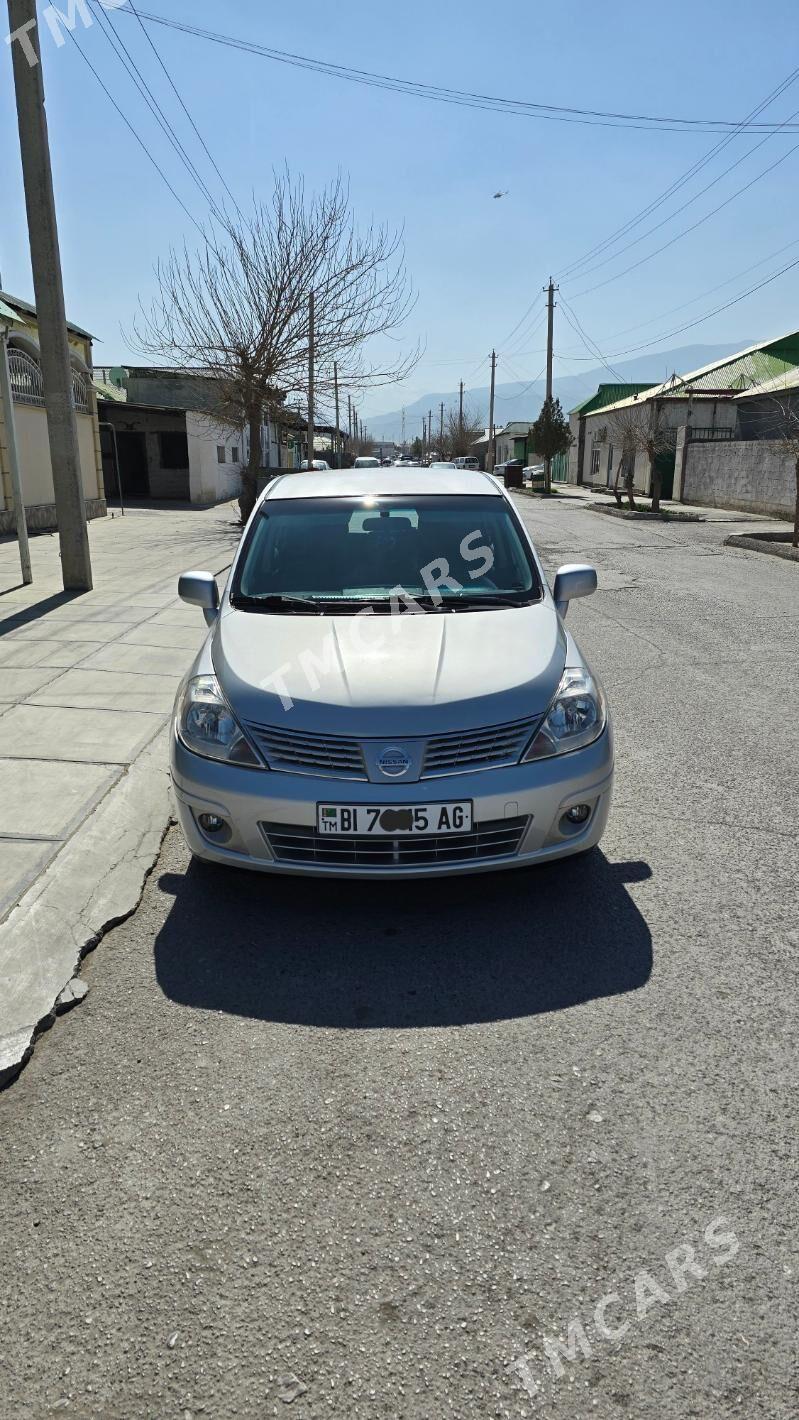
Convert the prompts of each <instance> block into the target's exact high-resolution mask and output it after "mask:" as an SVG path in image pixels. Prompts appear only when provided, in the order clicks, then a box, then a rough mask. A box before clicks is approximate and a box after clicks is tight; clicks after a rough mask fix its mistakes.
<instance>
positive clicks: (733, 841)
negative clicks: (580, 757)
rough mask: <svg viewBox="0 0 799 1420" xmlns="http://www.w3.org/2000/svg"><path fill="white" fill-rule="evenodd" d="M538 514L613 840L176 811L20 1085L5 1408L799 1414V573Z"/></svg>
mask: <svg viewBox="0 0 799 1420" xmlns="http://www.w3.org/2000/svg"><path fill="white" fill-rule="evenodd" d="M520 506H521V508H522V514H523V516H524V517H525V518H526V520H527V521H528V522H529V523H530V525H531V526H532V527H533V529H534V532H535V535H536V538H537V540H538V543H539V546H540V547H541V549H542V553H543V555H544V558H545V560H546V563H547V565H548V567H555V566H557V565H558V563H559V562H565V561H571V560H575V559H577V558H588V559H590V560H593V561H595V562H596V564H597V566H598V568H599V569H600V592H599V593H598V594H597V596H596V597H594V598H592V599H590V600H589V601H586V602H584V603H580V604H575V605H574V607H573V608H572V610H571V612H570V624H573V626H574V629H575V631H576V633H577V635H578V637H579V639H580V641H581V644H582V646H583V648H584V650H585V651H586V652H587V653H588V655H589V657H590V658H591V660H592V661H593V663H594V665H595V667H596V669H597V670H598V672H599V674H600V675H601V677H602V678H603V680H604V682H605V686H606V689H607V691H608V694H609V696H610V699H611V703H612V706H613V709H614V715H615V722H616V729H617V743H618V770H617V792H616V804H615V808H614V812H613V815H612V818H611V824H610V827H609V830H608V833H607V835H606V838H605V839H604V841H603V844H602V850H601V851H599V850H597V851H596V852H595V853H593V854H592V855H589V856H588V857H587V858H585V859H577V860H573V861H571V862H569V861H567V862H564V863H563V864H561V865H557V864H556V865H552V866H550V867H547V868H544V869H538V870H533V871H525V872H517V873H505V874H492V875H491V876H486V877H478V878H473V879H470V880H462V881H456V882H440V883H438V884H435V883H428V884H416V885H414V884H403V885H402V886H401V887H394V886H393V885H392V884H391V883H379V884H378V883H374V884H372V883H365V884H364V883H360V884H343V885H338V886H336V885H333V884H329V883H313V882H304V883H300V882H292V881H290V880H281V879H277V878H273V879H267V878H264V879H261V878H258V877H256V876H251V875H246V874H242V875H236V874H232V873H228V872H227V871H224V870H218V871H217V870H209V871H204V870H200V869H199V868H197V867H192V866H189V863H188V855H187V852H186V849H185V846H184V844H183V842H182V839H181V837H180V835H179V833H178V831H177V830H172V831H171V832H170V834H169V836H168V837H167V839H166V841H165V844H164V849H163V853H162V855H161V858H160V861H159V863H158V864H157V866H156V869H155V871H154V873H153V875H152V877H151V878H150V880H149V882H148V885H147V888H146V891H145V895H144V898H143V901H142V903H141V906H140V908H139V909H138V911H137V912H136V913H135V915H134V916H133V917H132V918H131V919H129V920H128V921H127V922H126V923H124V924H123V925H122V926H120V927H119V928H118V929H117V930H115V931H114V932H113V933H111V934H110V935H109V936H108V937H107V938H106V939H105V940H104V941H103V942H102V943H101V945H100V947H99V949H98V950H97V952H96V953H95V954H94V956H93V957H91V958H90V959H88V960H87V962H86V963H85V964H84V972H83V975H84V979H85V980H86V981H87V983H88V985H89V987H90V990H89V995H88V997H87V998H86V1001H85V1003H84V1004H83V1005H82V1006H80V1007H79V1008H78V1009H77V1010H75V1011H73V1012H72V1013H71V1014H69V1015H67V1016H65V1017H63V1018H61V1019H59V1020H58V1021H57V1023H56V1025H55V1026H54V1028H53V1030H52V1031H51V1033H50V1035H49V1037H48V1038H46V1039H44V1040H42V1041H40V1043H39V1046H38V1048H37V1050H36V1053H35V1055H34V1058H33V1060H32V1062H31V1064H30V1065H29V1066H28V1068H27V1069H26V1071H25V1072H24V1074H23V1075H22V1077H21V1078H20V1079H19V1080H18V1081H17V1082H16V1083H15V1084H14V1085H13V1086H12V1087H11V1088H10V1089H9V1090H8V1091H6V1092H5V1093H4V1094H3V1095H2V1096H0V1137H1V1138H2V1151H1V1153H0V1257H2V1263H1V1264H0V1266H1V1267H2V1274H1V1276H2V1286H0V1387H1V1389H2V1395H3V1397H4V1398H3V1400H2V1403H1V1404H0V1413H2V1415H3V1416H9V1417H13V1420H17V1417H28V1416H31V1417H39V1416H45V1415H49V1414H51V1413H52V1412H60V1411H64V1412H65V1413H67V1414H72V1415H77V1416H85V1417H95V1416H98V1417H120V1420H122V1417H124V1420H131V1418H132V1417H135V1420H139V1417H146V1420H150V1417H152V1420H166V1417H171V1416H176V1417H183V1420H185V1417H186V1416H189V1417H197V1416H204V1417H214V1420H223V1418H224V1420H226V1417H265V1416H272V1415H283V1414H286V1415H287V1416H291V1417H292V1420H293V1417H295V1416H296V1417H322V1416H330V1415H335V1416H341V1417H369V1420H373V1417H374V1420H377V1417H403V1420H404V1417H412V1420H417V1417H419V1418H420V1420H421V1417H423V1418H424V1420H440V1417H446V1416H455V1417H473V1416H474V1417H484V1416H514V1417H515V1416H519V1417H523V1416H531V1415H545V1416H553V1417H563V1420H566V1417H569V1420H573V1418H574V1417H584V1416H597V1417H619V1416H630V1417H635V1420H638V1417H644V1418H645V1420H670V1417H680V1420H684V1417H691V1416H696V1417H702V1420H706V1417H710V1420H715V1417H721V1416H739V1415H740V1416H741V1417H747V1420H751V1418H752V1417H761V1416H762V1417H768V1420H783V1417H785V1420H787V1417H789V1416H790V1417H795V1416H796V1413H797V1400H796V1390H795V1384H796V1380H797V1368H796V1352H795V1349H794V1347H795V1342H794V1325H793V1322H792V1317H795V1312H796V1299H795V1289H796V1275H797V1273H796V1268H797V1261H796V1255H795V1251H792V1228H793V1225H794V1224H795V1221H796V1193H795V1161H796V1152H795V1148H796V1126H795V1111H794V1109H792V1108H791V1105H790V1103H789V1094H788V1088H789V1071H790V1065H791V1063H792V1061H791V1055H792V1053H793V1051H792V1047H793V1046H794V1045H795V1030H794V1031H793V1033H792V1030H791V1024H790V1022H791V1012H792V1004H793V1003H792V992H793V991H794V977H793V975H792V960H791V947H792V946H793V947H794V948H795V946H796V925H795V924H796V889H797V867H798V866H799V864H798V862H797V847H796V842H797V840H796V832H797V819H798V818H799V811H798V810H797V794H796V765H797V748H798V745H797V729H796V726H797V720H796V703H797V700H796V695H797V671H796V667H797V650H799V644H798V643H799V581H798V580H797V569H796V568H795V567H793V566H792V565H791V564H789V563H785V564H783V563H781V562H779V561H778V560H777V559H773V558H766V557H761V556H759V555H758V554H756V553H749V552H741V551H733V550H729V549H728V550H722V547H721V541H722V537H723V536H724V535H725V534H726V533H728V532H730V531H731V530H733V528H732V527H731V525H730V524H705V525H699V526H690V525H687V524H686V525H683V526H677V525H675V524H671V525H669V526H668V527H666V526H663V527H660V526H653V525H651V524H644V523H634V524H626V523H622V522H617V521H616V520H613V519H606V518H600V517H597V516H595V515H593V514H591V513H590V512H587V511H585V510H584V509H582V508H581V507H579V506H578V505H574V504H564V503H558V504H556V505H555V506H544V505H541V504H539V503H537V502H533V501H531V500H528V499H525V500H520ZM721 1220H725V1221H721ZM730 1234H733V1235H734V1236H733V1237H730V1236H729V1235H730ZM689 1248H692V1249H694V1251H693V1253H691V1252H690V1251H688V1250H687V1249H689ZM680 1263H682V1264H684V1265H685V1267H686V1269H687V1270H684V1271H680V1267H679V1264H680ZM603 1298H605V1299H606V1300H605V1302H604V1304H603V1306H604V1312H603V1310H602V1307H600V1308H599V1311H598V1312H597V1304H598V1303H600V1302H601V1299H603ZM608 1298H609V1300H608ZM603 1317H604V1327H603ZM570 1325H571V1327H572V1342H573V1345H574V1348H575V1355H574V1359H573V1360H571V1361H569V1360H565V1359H564V1360H563V1361H561V1360H560V1358H559V1356H558V1353H557V1351H555V1353H554V1354H555V1357H556V1360H557V1361H558V1366H559V1367H560V1369H561V1370H562V1372H563V1374H562V1375H558V1374H557V1368H556V1367H555V1366H553V1365H552V1363H551V1362H550V1361H549V1360H548V1358H547V1349H546V1338H549V1339H550V1340H549V1346H550V1350H552V1349H553V1346H554V1340H555V1338H558V1337H560V1338H561V1339H562V1340H563V1342H564V1343H565V1342H566V1340H567V1332H568V1329H569V1327H570ZM581 1327H582V1328H583V1329H584V1330H583V1331H582V1332H581V1330H580V1328H581ZM603 1330H604V1333H605V1334H603ZM586 1353H587V1354H586ZM524 1356H526V1357H527V1362H526V1367H525V1366H519V1365H517V1366H516V1367H515V1368H514V1367H513V1365H512V1363H514V1362H518V1361H519V1360H520V1358H522V1357H524ZM536 1387H537V1389H536Z"/></svg>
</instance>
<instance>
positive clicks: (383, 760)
mask: <svg viewBox="0 0 799 1420" xmlns="http://www.w3.org/2000/svg"><path fill="white" fill-rule="evenodd" d="M377 767H378V769H379V770H380V773H381V774H385V776H386V778H387V779H400V778H401V777H402V775H403V774H407V773H408V770H409V769H410V767H411V757H410V755H409V754H406V753H405V750H404V749H400V747H399V745H387V746H386V748H385V749H384V750H383V752H382V754H379V755H378V757H377Z"/></svg>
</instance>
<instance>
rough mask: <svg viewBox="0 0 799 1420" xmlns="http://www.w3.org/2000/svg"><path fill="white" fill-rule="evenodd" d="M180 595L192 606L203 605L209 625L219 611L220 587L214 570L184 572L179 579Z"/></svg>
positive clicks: (182, 599)
mask: <svg viewBox="0 0 799 1420" xmlns="http://www.w3.org/2000/svg"><path fill="white" fill-rule="evenodd" d="M178 596H179V597H180V599H181V601H184V602H188V603H189V605H190V606H201V607H202V609H203V615H204V617H205V620H206V622H207V624H208V625H209V626H212V625H213V623H214V622H215V621H216V618H217V614H218V612H219V588H218V586H217V585H216V577H215V576H214V574H213V572H184V573H183V574H182V576H181V577H180V578H179V579H178Z"/></svg>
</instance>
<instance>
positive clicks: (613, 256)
mask: <svg viewBox="0 0 799 1420" xmlns="http://www.w3.org/2000/svg"><path fill="white" fill-rule="evenodd" d="M795 112H796V113H799V109H796V110H795ZM773 136H774V135H773V134H771V133H770V134H768V135H767V136H766V137H765V138H761V139H760V141H759V142H758V143H755V145H754V147H753V148H750V149H749V152H748V153H742V154H741V156H740V157H739V158H736V160H735V162H734V163H730V166H729V167H728V168H725V169H724V171H723V172H722V173H719V175H718V177H715V178H713V180H712V182H709V183H707V184H706V185H705V186H704V187H703V188H701V189H700V190H699V192H697V193H695V194H694V196H693V197H689V198H688V200H687V202H683V204H682V206H681V207H676V208H675V209H674V211H673V212H670V213H669V215H668V217H663V218H662V220H661V221H660V222H656V223H655V225H654V227H649V228H647V230H646V231H645V232H642V233H641V235H640V236H637V237H634V238H633V240H632V241H631V242H627V244H626V246H623V247H619V249H618V251H615V252H612V253H611V255H610V256H606V257H604V258H603V260H602V261H598V262H595V263H594V265H593V266H586V267H584V268H583V270H582V271H581V272H580V273H579V274H580V278H582V277H584V276H590V275H591V274H592V273H593V272H594V271H601V269H602V268H603V267H604V266H607V265H608V264H609V263H610V262H611V261H615V260H616V259H617V257H620V256H623V255H624V253H625V252H626V251H631V250H632V248H633V247H635V246H638V245H639V244H640V243H641V242H643V241H646V239H647V237H651V236H652V235H653V234H654V233H655V232H658V231H660V229H661V227H665V226H667V225H668V223H669V222H672V221H673V220H674V218H675V217H679V215H680V213H681V212H685V211H686V209H687V208H688V207H691V206H693V204H694V202H698V201H699V198H700V197H704V195H705V193H706V192H710V190H711V188H713V187H716V186H717V185H718V183H720V182H722V181H723V180H724V178H725V177H728V176H729V174H730V173H731V172H732V171H733V170H734V169H735V168H737V167H740V165H741V163H743V162H746V159H747V158H751V156H752V154H753V153H756V152H757V150H758V148H762V147H763V144H764V143H768V142H769V141H770V139H771V138H772V137H773ZM797 148H799V144H796V145H795V146H794V147H793V148H791V149H789V151H788V152H787V153H784V154H783V155H782V157H780V158H779V159H778V160H777V162H776V163H774V164H772V167H778V166H779V164H780V163H782V162H784V160H785V159H786V158H789V157H790V156H791V153H795V152H796V151H797ZM769 172H771V167H769V168H766V169H765V170H764V171H763V172H761V173H760V174H759V175H757V176H756V177H755V178H754V179H753V182H758V181H759V179H760V177H763V176H765V175H766V174H767V173H769ZM751 186H752V183H747V184H746V185H745V186H744V187H742V188H738V189H737V191H736V192H734V193H733V194H732V196H731V197H730V198H728V199H727V201H728V202H731V201H732V200H733V198H735V197H739V196H740V194H741V193H742V192H746V190H747V188H748V187H751ZM722 205H724V206H726V203H724V204H722ZM719 210H720V208H715V209H714V211H719ZM708 215H710V216H712V215H713V213H712V212H711V213H709V214H708ZM687 230H688V231H692V230H693V228H691V227H689V228H688V229H687Z"/></svg>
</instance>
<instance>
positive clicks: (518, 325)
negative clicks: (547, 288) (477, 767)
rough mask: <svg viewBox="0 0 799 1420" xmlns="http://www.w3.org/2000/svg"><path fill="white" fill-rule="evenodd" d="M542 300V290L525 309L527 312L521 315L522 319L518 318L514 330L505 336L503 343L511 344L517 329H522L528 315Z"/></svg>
mask: <svg viewBox="0 0 799 1420" xmlns="http://www.w3.org/2000/svg"><path fill="white" fill-rule="evenodd" d="M540 300H541V292H540V291H539V292H538V295H537V296H536V297H535V299H534V300H532V301H531V302H530V304H529V306H528V307H527V310H526V311H525V313H524V315H523V316H522V317H521V319H520V320H517V322H516V324H515V326H514V327H513V330H512V331H511V332H510V334H509V335H506V336H505V339H504V340H503V341H502V344H503V345H509V344H510V342H511V341H512V339H513V337H514V335H515V334H516V332H517V330H520V329H521V327H522V326H523V325H524V323H525V321H526V320H527V317H528V316H530V315H532V314H533V311H534V310H535V308H536V306H537V305H538V302H539V301H540Z"/></svg>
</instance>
